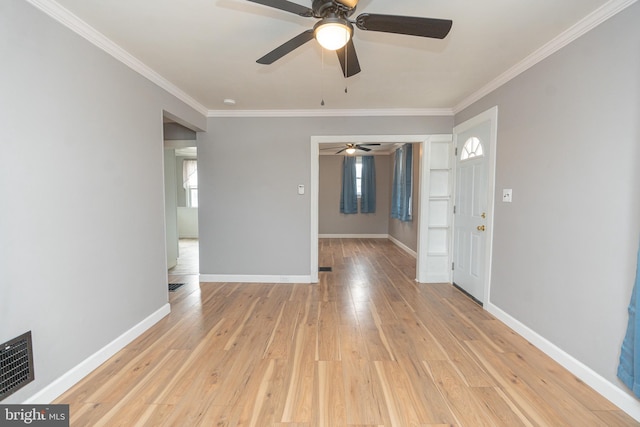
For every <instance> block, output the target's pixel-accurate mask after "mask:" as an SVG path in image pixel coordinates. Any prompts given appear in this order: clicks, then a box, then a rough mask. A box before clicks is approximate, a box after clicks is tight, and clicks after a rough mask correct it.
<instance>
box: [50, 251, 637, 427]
mask: <svg viewBox="0 0 640 427" xmlns="http://www.w3.org/2000/svg"><path fill="white" fill-rule="evenodd" d="M319 250H320V254H319V259H320V262H321V263H326V265H328V266H331V267H333V271H332V272H328V273H324V272H323V273H321V274H320V283H318V284H313V285H310V284H264V283H198V277H197V276H196V275H187V274H185V275H175V276H172V277H173V278H175V279H176V280H178V279H179V280H180V281H184V283H186V285H185V286H183V287H182V288H180V290H179V291H177V292H175V293H171V294H169V301H170V304H171V313H170V314H169V315H167V316H166V317H165V318H163V319H162V320H161V321H160V322H158V323H157V324H156V325H154V326H153V327H152V328H150V329H149V330H148V331H147V332H145V333H144V334H142V335H141V336H140V337H138V338H137V339H136V340H134V341H133V342H132V343H131V344H129V345H128V346H126V347H125V348H124V349H123V350H121V351H120V352H118V353H117V354H116V355H115V356H114V357H113V358H111V359H110V360H108V361H107V362H105V363H104V364H103V365H102V366H100V367H99V368H98V369H96V370H95V371H94V372H93V373H91V374H90V375H88V376H87V377H86V378H85V379H83V380H82V381H80V382H79V383H78V384H77V385H76V386H75V387H73V388H72V389H70V390H68V391H67V392H65V393H64V394H63V395H62V396H60V397H59V398H58V399H56V401H55V402H54V403H68V404H70V417H71V425H73V426H74V427H76V426H90V427H94V426H100V425H104V426H118V425H122V426H127V427H129V426H152V427H156V426H177V427H184V426H189V427H192V426H207V427H208V426H227V427H239V426H270V427H271V426H277V427H285V426H286V427H296V426H300V427H316V426H344V427H358V426H363V427H364V426H402V427H404V426H415V427H423V426H431V427H434V426H440V427H443V426H458V427H477V426H484V425H491V426H498V427H503V426H504V427H512V426H527V427H532V426H553V427H561V426H578V425H579V426H581V427H582V426H583V425H584V426H599V425H602V426H605V425H606V426H612V427H615V426H640V423H638V422H636V421H635V420H633V419H632V418H631V417H629V416H628V415H626V414H625V413H623V412H622V411H620V410H619V409H618V408H616V407H615V406H614V405H613V404H611V403H610V402H608V401H607V400H606V399H604V398H603V397H602V396H600V395H598V394H597V393H596V392H595V391H593V390H592V389H591V388H589V387H588V386H586V385H585V384H584V383H583V382H581V381H580V380H578V379H577V378H576V377H575V376H573V375H572V374H571V373H569V372H568V371H567V370H565V369H564V368H562V367H561V366H560V365H559V364H557V363H556V362H554V361H553V360H551V359H550V358H549V357H547V356H546V355H544V354H543V353H542V352H540V351H539V350H538V349H536V348H535V347H534V346H533V345H531V343H529V342H527V341H526V340H525V339H524V338H522V337H521V336H519V335H517V334H516V333H515V332H514V331H512V330H511V329H509V328H508V327H506V326H505V325H504V324H502V323H501V322H500V321H498V320H497V319H495V318H493V317H492V316H491V315H490V314H489V313H487V312H486V311H484V310H483V309H482V308H481V307H480V306H478V305H477V304H475V303H474V302H472V301H471V300H470V299H469V298H468V297H466V296H465V295H464V294H462V293H461V292H460V291H459V290H457V289H455V288H454V287H453V286H451V285H450V284H419V283H416V282H415V281H414V277H415V259H413V258H412V257H410V256H409V255H408V254H407V253H406V252H404V251H403V250H401V249H399V248H398V247H397V246H396V245H394V244H393V243H391V242H389V241H387V240H385V239H320V242H319Z"/></svg>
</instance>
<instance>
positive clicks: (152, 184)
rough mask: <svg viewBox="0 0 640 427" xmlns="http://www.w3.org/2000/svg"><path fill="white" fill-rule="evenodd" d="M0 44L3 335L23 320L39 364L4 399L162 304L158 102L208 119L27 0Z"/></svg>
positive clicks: (3, 15) (9, 4)
mask: <svg viewBox="0 0 640 427" xmlns="http://www.w3.org/2000/svg"><path fill="white" fill-rule="evenodd" d="M0 52H2V67H0V93H1V94H2V102H0V128H1V129H2V140H1V142H0V144H1V145H2V155H1V156H0V200H2V204H3V209H2V212H1V213H0V236H1V237H0V238H1V239H2V244H1V245H0V271H2V276H3V278H2V281H1V283H0V342H4V341H5V340H7V339H10V338H13V337H14V336H17V335H19V334H21V333H23V332H25V331H28V330H31V331H33V345H34V358H35V373H36V379H35V381H34V382H32V383H31V384H29V385H27V386H26V387H25V388H23V389H21V390H20V391H18V392H17V393H16V394H14V395H12V396H10V397H9V398H8V399H5V400H4V401H3V403H13V402H22V401H23V400H24V399H25V398H27V397H28V396H31V395H33V394H34V393H36V392H37V391H39V390H41V389H42V388H43V387H45V386H47V385H48V384H50V383H51V382H52V381H54V380H55V379H57V378H58V377H60V376H61V375H63V374H64V373H66V372H68V371H69V370H70V369H72V368H74V367H75V366H76V365H77V364H78V363H80V362H81V361H83V360H85V359H86V358H87V357H89V356H90V355H92V354H93V353H95V352H96V351H98V350H100V349H102V348H103V347H104V346H106V345H107V344H108V343H110V342H112V341H113V340H114V339H115V338H117V337H118V336H120V335H121V334H123V333H124V332H126V331H128V330H129V329H130V328H131V327H133V326H134V325H136V324H138V323H139V322H140V321H142V320H143V319H145V318H147V317H148V316H149V315H150V314H152V313H154V312H156V311H157V310H158V309H160V308H161V307H163V306H164V305H165V304H166V303H167V272H166V259H165V239H164V233H165V231H164V214H163V213H164V202H163V187H164V186H163V143H162V140H163V139H162V114H163V110H166V111H169V112H170V113H171V114H173V115H175V116H180V117H182V118H184V120H186V121H190V122H191V123H193V124H194V125H196V126H198V127H201V128H204V127H205V126H206V121H205V119H204V117H203V116H202V115H200V114H199V113H197V112H196V111H194V110H193V109H191V108H189V107H187V106H186V105H185V104H183V103H182V102H180V101H178V100H177V99H176V98H175V97H173V96H171V95H169V94H168V93H167V92H165V91H163V90H161V89H159V88H158V87H157V86H156V85H154V84H153V83H151V82H150V81H148V80H147V79H145V78H144V77H141V76H140V75H139V74H137V73H135V72H134V71H132V70H131V69H129V68H127V67H126V66H125V65H123V64H122V63H120V62H118V61H116V60H115V59H113V58H112V57H111V56H109V55H107V54H106V53H104V52H103V51H101V50H99V49H98V48H96V47H94V46H93V45H91V44H90V43H89V42H87V41H85V40H84V39H82V38H81V37H79V36H78V35H76V34H74V33H72V32H71V31H69V30H68V29H66V28H64V27H62V26H61V25H60V24H58V23H57V22H55V21H53V20H52V19H51V18H49V17H48V16H46V15H45V14H43V13H41V12H40V11H38V10H36V9H35V8H34V7H33V6H31V5H30V4H28V3H27V2H25V1H22V0H4V1H2V3H1V5H0ZM115 271H117V274H112V273H113V272H115ZM122 278H126V280H122Z"/></svg>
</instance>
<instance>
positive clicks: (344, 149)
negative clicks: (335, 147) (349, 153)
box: [336, 148, 347, 154]
mask: <svg viewBox="0 0 640 427" xmlns="http://www.w3.org/2000/svg"><path fill="white" fill-rule="evenodd" d="M346 150H347V149H346V148H343V149H342V150H340V151H337V152H336V154H340V153H342V152H343V151H346Z"/></svg>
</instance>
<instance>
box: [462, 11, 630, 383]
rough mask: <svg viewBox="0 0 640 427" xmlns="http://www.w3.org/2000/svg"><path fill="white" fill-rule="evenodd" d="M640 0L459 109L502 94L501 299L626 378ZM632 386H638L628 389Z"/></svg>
mask: <svg viewBox="0 0 640 427" xmlns="http://www.w3.org/2000/svg"><path fill="white" fill-rule="evenodd" d="M639 22H640V3H635V4H634V5H632V6H630V7H629V8H627V9H626V10H625V11H623V12H622V13H620V14H618V15H617V16H615V17H613V18H612V19H610V20H609V21H607V22H605V23H604V24H602V25H601V26H599V27H597V28H596V29H594V30H593V31H591V32H589V33H588V34H586V35H584V36H583V37H581V38H579V39H577V40H576V41H574V42H573V43H572V44H570V45H569V46H567V47H565V48H563V49H562V50H560V51H559V52H557V53H556V54H554V55H552V56H551V57H549V58H547V59H546V60H544V61H543V62H541V63H539V64H538V65H536V66H535V67H533V68H532V69H530V70H528V71H527V72H525V73H523V74H522V75H520V76H519V77H517V78H515V79H514V80H512V81H510V82H509V83H508V84H507V85H505V86H503V87H501V88H499V89H498V90H496V91H495V92H493V93H491V94H490V95H488V96H487V97H485V98H483V99H482V100H480V101H479V102H477V103H475V104H474V105H472V106H471V107H469V108H467V109H466V110H464V111H462V112H461V113H460V114H458V115H457V116H456V123H461V122H463V121H464V120H466V119H468V118H470V117H473V116H474V115H476V114H478V113H480V112H482V111H484V110H486V109H488V108H490V107H491V106H494V105H498V108H499V113H498V147H497V153H496V154H497V176H496V200H500V199H501V194H502V193H501V189H502V188H512V189H513V203H511V204H505V203H501V202H497V204H496V209H495V230H494V233H495V234H494V255H493V267H492V269H493V281H492V287H491V297H490V302H491V303H492V304H494V305H496V306H498V307H499V308H500V309H502V310H504V311H505V312H506V313H508V314H509V315H511V316H512V317H514V318H516V319H517V320H519V321H520V322H522V323H523V324H525V325H526V326H528V327H529V328H531V329H532V330H534V331H535V332H537V333H538V334H540V335H542V336H543V337H545V338H547V339H548V340H549V341H551V342H552V343H554V344H555V345H557V346H558V347H560V348H562V349H563V350H564V351H566V352H567V353H569V354H570V355H572V356H573V357H575V358H577V359H578V360H580V361H581V362H583V363H584V364H586V365H587V366H588V367H590V368H591V369H593V370H595V371H596V372H598V373H599V374H600V375H602V376H603V377H605V378H606V379H608V380H609V381H611V382H613V383H614V384H619V385H620V387H621V388H623V389H624V386H622V384H621V383H620V382H619V381H618V380H617V378H616V369H617V365H618V357H619V352H620V345H621V343H622V339H623V337H624V334H625V329H626V322H627V305H628V303H629V298H630V295H631V290H632V286H633V282H634V276H635V269H636V253H637V252H636V251H637V250H638V237H639V235H640V193H639V192H638V183H640V172H639V171H640V167H639V164H640V124H639V123H640V121H639V118H640V78H639V76H640V54H639V53H640V25H638V23H639ZM625 391H626V389H625Z"/></svg>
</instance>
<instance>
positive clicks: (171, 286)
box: [169, 283, 184, 292]
mask: <svg viewBox="0 0 640 427" xmlns="http://www.w3.org/2000/svg"><path fill="white" fill-rule="evenodd" d="M183 285H184V283H169V292H175V291H176V289H178V288H179V287H180V286H183Z"/></svg>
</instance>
